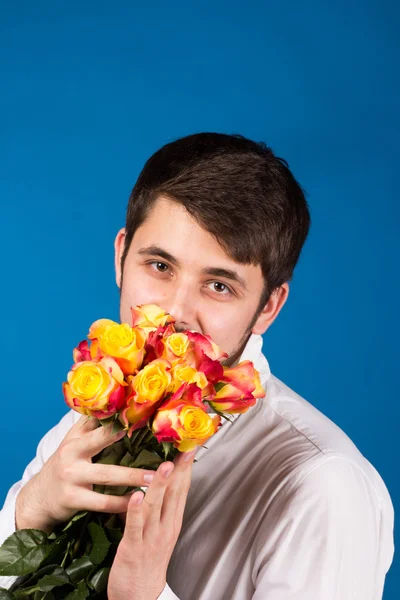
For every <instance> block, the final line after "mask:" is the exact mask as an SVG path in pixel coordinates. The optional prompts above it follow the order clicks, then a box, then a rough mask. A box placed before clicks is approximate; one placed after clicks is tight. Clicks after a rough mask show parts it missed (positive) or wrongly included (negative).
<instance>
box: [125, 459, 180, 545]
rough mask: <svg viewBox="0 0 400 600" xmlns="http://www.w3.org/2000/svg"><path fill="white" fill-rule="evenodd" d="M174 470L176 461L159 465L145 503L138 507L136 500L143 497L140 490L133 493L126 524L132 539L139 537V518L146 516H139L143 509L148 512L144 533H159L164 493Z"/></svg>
mask: <svg viewBox="0 0 400 600" xmlns="http://www.w3.org/2000/svg"><path fill="white" fill-rule="evenodd" d="M173 470H174V463H172V462H165V463H163V464H162V465H160V466H159V468H158V469H157V471H156V474H155V476H154V479H153V481H152V483H151V484H150V486H149V488H148V490H147V492H146V496H145V498H144V501H143V505H140V506H139V507H138V506H137V505H136V503H135V500H139V499H140V497H141V495H140V494H139V492H138V493H137V494H136V493H135V494H133V496H135V498H134V499H133V500H132V504H131V503H130V504H129V508H128V514H127V518H126V526H125V534H127V535H128V536H129V538H130V539H132V540H133V539H138V538H137V535H136V533H135V532H136V529H137V527H138V526H139V522H138V520H139V519H140V518H141V519H143V518H144V517H143V515H142V517H139V516H138V515H139V513H140V512H143V510H145V512H146V514H145V517H146V521H145V525H144V527H145V531H144V532H143V535H146V536H149V537H151V536H156V535H157V532H158V530H159V526H160V516H161V509H162V505H163V501H164V494H165V490H166V487H167V484H168V481H169V479H168V478H169V476H170V475H171V473H172V471H173ZM142 499H143V495H142Z"/></svg>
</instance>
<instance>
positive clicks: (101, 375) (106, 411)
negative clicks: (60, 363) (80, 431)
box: [62, 357, 127, 419]
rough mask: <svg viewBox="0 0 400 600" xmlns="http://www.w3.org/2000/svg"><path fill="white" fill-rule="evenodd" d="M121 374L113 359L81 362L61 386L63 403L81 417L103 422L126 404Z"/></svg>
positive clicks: (74, 367) (122, 375) (124, 386)
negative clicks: (85, 416) (86, 416)
mask: <svg viewBox="0 0 400 600" xmlns="http://www.w3.org/2000/svg"><path fill="white" fill-rule="evenodd" d="M126 385H127V384H126V383H125V381H124V374H123V373H122V371H121V369H120V368H119V366H118V364H117V363H116V362H115V360H114V359H112V358H110V357H104V358H102V359H101V360H100V361H94V360H84V361H81V362H78V363H76V364H74V365H73V367H72V369H71V371H70V372H69V373H68V376H67V382H64V383H63V385H62V389H63V394H64V398H65V401H66V403H67V404H68V406H70V407H71V408H72V409H73V410H76V411H77V412H80V413H82V414H84V415H90V416H94V417H96V418H97V419H105V418H107V417H110V416H112V415H114V414H115V413H116V412H119V411H120V410H121V409H122V407H123V406H124V403H125V388H126Z"/></svg>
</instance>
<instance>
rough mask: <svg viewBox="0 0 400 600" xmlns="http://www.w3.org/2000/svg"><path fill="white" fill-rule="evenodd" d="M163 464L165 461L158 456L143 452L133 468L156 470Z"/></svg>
mask: <svg viewBox="0 0 400 600" xmlns="http://www.w3.org/2000/svg"><path fill="white" fill-rule="evenodd" d="M162 462H163V459H162V458H161V457H160V456H158V454H153V452H149V451H148V450H142V451H141V452H140V453H139V455H138V457H137V458H136V460H135V461H134V463H133V464H132V467H134V468H135V469H153V470H156V469H157V467H158V466H159V465H161V463H162Z"/></svg>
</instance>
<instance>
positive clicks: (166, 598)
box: [157, 584, 179, 600]
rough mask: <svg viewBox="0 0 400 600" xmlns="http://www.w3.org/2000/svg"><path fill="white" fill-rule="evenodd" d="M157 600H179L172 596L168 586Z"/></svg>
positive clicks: (172, 593) (174, 595)
mask: <svg viewBox="0 0 400 600" xmlns="http://www.w3.org/2000/svg"><path fill="white" fill-rule="evenodd" d="M157 600H179V598H178V596H177V595H176V594H174V592H173V591H172V590H171V588H170V587H169V585H168V584H166V586H165V588H164V589H163V591H162V592H161V595H160V596H158V598H157Z"/></svg>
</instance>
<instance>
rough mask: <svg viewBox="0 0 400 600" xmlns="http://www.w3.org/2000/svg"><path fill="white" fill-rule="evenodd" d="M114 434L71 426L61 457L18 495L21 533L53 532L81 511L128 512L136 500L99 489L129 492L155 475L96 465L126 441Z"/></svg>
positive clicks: (81, 423) (87, 423)
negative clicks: (99, 458) (103, 453)
mask: <svg viewBox="0 0 400 600" xmlns="http://www.w3.org/2000/svg"><path fill="white" fill-rule="evenodd" d="M125 433H126V432H119V433H117V434H114V435H111V434H110V431H109V429H108V428H107V429H106V428H105V427H98V422H97V421H96V420H95V419H88V417H86V416H82V417H81V418H80V419H79V420H78V421H77V423H76V424H75V425H74V426H73V427H71V429H70V430H69V431H68V433H67V435H66V436H65V438H64V439H63V441H62V442H61V444H60V446H59V447H58V449H57V450H56V452H55V453H54V454H53V455H52V456H51V457H50V458H49V460H48V461H47V462H46V463H45V464H44V465H43V467H42V469H41V470H40V471H39V473H37V475H35V476H34V477H32V479H30V480H29V481H28V483H27V484H26V485H25V486H24V487H23V488H22V490H21V491H20V493H19V494H18V496H17V501H16V509H15V520H16V527H17V529H26V528H34V529H42V530H43V531H45V532H47V533H50V532H51V531H52V530H53V528H54V526H55V525H56V524H57V523H63V522H65V521H68V520H69V519H70V518H71V517H72V516H73V515H74V514H75V513H76V512H78V511H80V510H93V511H98V512H106V513H120V512H126V511H127V508H128V503H129V499H130V497H131V496H130V495H126V496H111V495H108V494H100V493H97V492H94V491H93V485H94V484H100V485H117V486H124V487H133V486H140V487H144V486H148V485H149V482H150V479H148V480H146V479H145V477H146V475H147V476H148V477H149V478H151V477H153V476H154V472H153V471H146V470H144V469H133V468H130V467H120V466H118V465H101V464H93V463H92V460H91V459H92V457H93V456H95V455H96V454H98V453H99V452H100V451H101V450H103V449H104V448H106V447H107V446H109V445H111V444H113V443H114V442H116V441H118V440H119V439H121V438H122V437H123V436H124V435H125Z"/></svg>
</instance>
